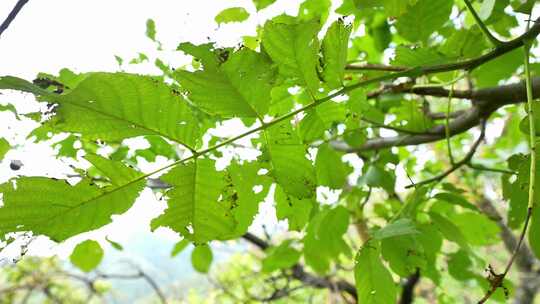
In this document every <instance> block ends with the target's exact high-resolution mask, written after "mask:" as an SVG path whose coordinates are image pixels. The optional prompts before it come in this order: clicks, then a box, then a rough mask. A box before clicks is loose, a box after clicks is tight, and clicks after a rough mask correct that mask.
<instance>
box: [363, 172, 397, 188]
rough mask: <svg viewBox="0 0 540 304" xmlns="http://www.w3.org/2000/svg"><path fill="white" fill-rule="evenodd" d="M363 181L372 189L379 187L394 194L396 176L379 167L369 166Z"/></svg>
mask: <svg viewBox="0 0 540 304" xmlns="http://www.w3.org/2000/svg"><path fill="white" fill-rule="evenodd" d="M361 179H362V181H363V182H364V183H365V184H366V185H368V186H370V187H379V188H383V189H384V190H386V192H388V193H394V184H395V182H396V178H395V176H394V175H393V174H391V173H390V172H388V171H386V170H385V169H383V168H382V167H381V166H379V165H373V166H369V168H368V170H367V172H366V174H365V175H364V176H362V177H361Z"/></svg>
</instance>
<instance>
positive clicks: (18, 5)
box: [0, 0, 28, 36]
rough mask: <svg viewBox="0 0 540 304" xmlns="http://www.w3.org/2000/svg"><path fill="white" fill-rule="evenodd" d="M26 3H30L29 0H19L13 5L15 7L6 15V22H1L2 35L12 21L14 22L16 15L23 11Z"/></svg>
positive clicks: (0, 30)
mask: <svg viewBox="0 0 540 304" xmlns="http://www.w3.org/2000/svg"><path fill="white" fill-rule="evenodd" d="M26 3H28V0H19V1H17V3H16V4H15V6H14V7H13V9H12V10H11V12H10V13H9V15H8V16H7V17H6V19H5V20H4V22H2V24H0V36H2V33H4V31H5V30H7V28H8V27H9V25H10V24H11V22H13V20H15V17H17V14H18V13H19V12H20V11H21V9H22V8H23V6H24V5H25V4H26Z"/></svg>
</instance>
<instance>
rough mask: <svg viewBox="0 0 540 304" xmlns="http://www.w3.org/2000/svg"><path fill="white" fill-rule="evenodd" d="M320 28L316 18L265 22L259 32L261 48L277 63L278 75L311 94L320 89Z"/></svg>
mask: <svg viewBox="0 0 540 304" xmlns="http://www.w3.org/2000/svg"><path fill="white" fill-rule="evenodd" d="M319 27H320V25H319V24H318V23H317V22H315V21H310V22H303V23H298V24H284V23H276V22H273V21H268V22H266V24H265V25H264V32H263V35H262V44H263V47H264V49H265V51H266V52H267V53H268V55H270V57H271V58H272V60H273V61H274V62H276V63H277V64H278V67H279V72H280V74H281V75H283V76H285V77H290V78H292V79H293V80H294V81H295V83H297V84H299V85H301V86H305V87H307V89H308V90H309V91H310V92H311V94H312V95H314V94H316V93H317V92H318V89H319V78H318V76H317V65H318V60H319V59H318V52H319V40H318V39H317V33H318V32H319Z"/></svg>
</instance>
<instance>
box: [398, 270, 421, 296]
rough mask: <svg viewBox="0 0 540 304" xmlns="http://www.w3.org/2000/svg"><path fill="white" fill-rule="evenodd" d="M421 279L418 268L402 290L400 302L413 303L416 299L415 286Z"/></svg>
mask: <svg viewBox="0 0 540 304" xmlns="http://www.w3.org/2000/svg"><path fill="white" fill-rule="evenodd" d="M419 281H420V269H418V268H416V271H415V272H414V273H413V274H412V275H410V276H409V277H408V278H407V280H406V281H405V283H404V284H403V288H402V290H401V298H400V299H399V304H412V303H413V301H414V288H415V287H416V284H418V282H419Z"/></svg>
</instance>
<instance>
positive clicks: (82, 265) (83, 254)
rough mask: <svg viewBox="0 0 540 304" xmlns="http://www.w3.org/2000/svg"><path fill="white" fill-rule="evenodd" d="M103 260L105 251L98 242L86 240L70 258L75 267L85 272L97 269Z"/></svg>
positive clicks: (74, 250) (76, 248)
mask: <svg viewBox="0 0 540 304" xmlns="http://www.w3.org/2000/svg"><path fill="white" fill-rule="evenodd" d="M102 259H103V249H101V246H100V245H99V243H98V242H96V241H93V240H86V241H84V242H82V243H79V244H78V245H77V246H76V247H75V249H73V252H72V253H71V255H70V256H69V260H70V261H71V263H72V264H73V265H75V266H76V267H77V268H79V269H80V270H82V271H84V272H90V271H91V270H93V269H95V268H96V267H97V266H98V265H99V263H101V260H102Z"/></svg>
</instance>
